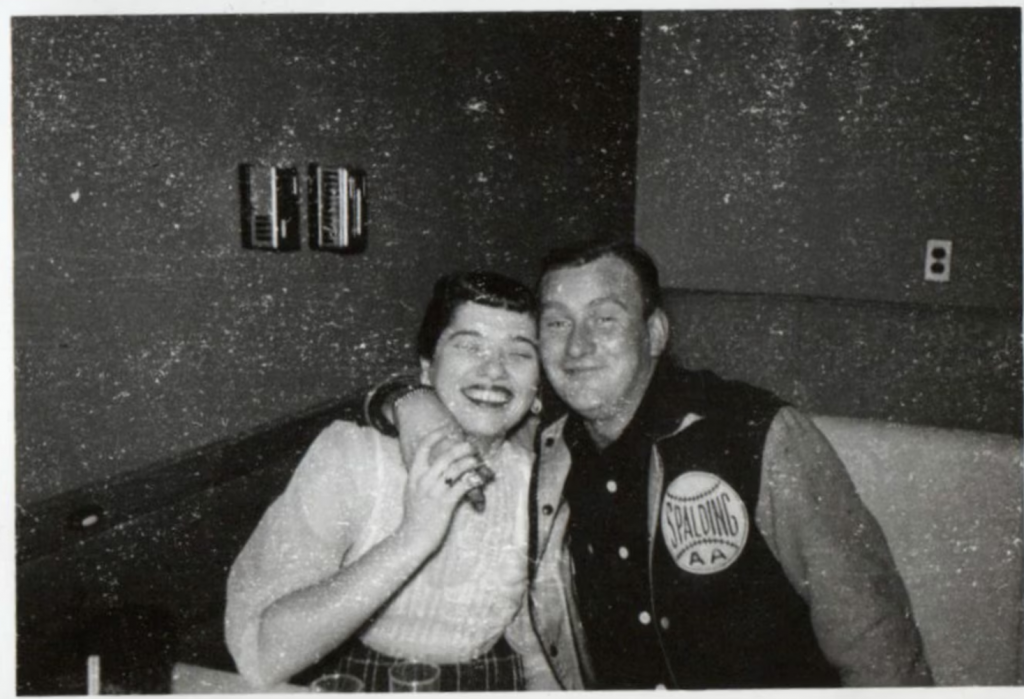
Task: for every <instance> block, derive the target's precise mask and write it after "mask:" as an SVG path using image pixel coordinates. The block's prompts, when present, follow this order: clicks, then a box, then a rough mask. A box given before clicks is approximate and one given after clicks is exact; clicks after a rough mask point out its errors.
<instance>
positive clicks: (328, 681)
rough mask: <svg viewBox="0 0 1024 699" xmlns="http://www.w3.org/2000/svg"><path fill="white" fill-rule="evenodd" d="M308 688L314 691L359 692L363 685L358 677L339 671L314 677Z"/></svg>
mask: <svg viewBox="0 0 1024 699" xmlns="http://www.w3.org/2000/svg"><path fill="white" fill-rule="evenodd" d="M309 688H310V689H311V690H313V691H314V692H361V691H363V688H364V687H363V681H362V680H361V679H359V678H358V677H353V676H352V675H346V674H345V673H343V672H339V673H336V674H333V675H324V676H323V677H318V678H316V679H315V680H313V683H312V684H310V685H309Z"/></svg>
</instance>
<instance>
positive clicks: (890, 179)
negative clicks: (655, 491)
mask: <svg viewBox="0 0 1024 699" xmlns="http://www.w3.org/2000/svg"><path fill="white" fill-rule="evenodd" d="M1019 43H1020V12H1019V10H1017V9H1015V8H1000V9H991V8H990V9H972V10H913V11H912V10H891V11H878V10H874V11H841V12H838V11H798V12H785V11H772V12H712V13H708V12H676V13H645V15H644V20H643V34H642V62H641V65H642V76H641V88H640V117H639V123H640V127H639V128H640V133H639V144H638V164H637V202H636V208H637V218H636V220H637V224H636V225H637V237H638V239H639V241H640V242H641V243H642V244H643V245H644V246H645V247H647V248H648V249H650V250H651V251H652V252H653V253H654V254H655V256H656V257H657V259H658V261H659V263H660V265H661V268H662V271H663V273H664V277H663V280H664V282H665V284H667V285H668V286H672V287H675V288H676V289H677V290H678V292H679V293H678V294H676V295H675V296H673V297H671V303H672V313H673V317H674V319H675V320H676V321H677V322H676V328H674V330H675V332H674V335H673V350H674V353H675V354H676V355H677V356H679V357H682V358H683V359H684V360H685V361H686V362H687V363H689V364H690V365H691V366H695V367H708V368H713V369H716V370H718V371H720V372H723V373H725V374H726V375H729V376H734V377H737V378H746V379H748V380H754V381H757V382H759V383H762V384H764V385H767V386H769V387H771V388H774V389H776V390H778V391H780V392H782V393H783V395H785V396H786V397H787V398H789V399H791V400H795V401H797V402H799V403H800V404H801V405H804V406H805V407H807V408H808V409H810V410H816V411H821V412H827V413H830V414H838V415H848V416H854V417H873V418H879V419H886V420H895V421H899V422H911V423H918V424H928V425H937V426H942V427H960V428H964V429H974V430H989V431H996V432H1007V433H1014V434H1020V432H1021V373H1022V372H1021V332H1020V328H1021V293H1022V288H1021V241H1022V235H1021V166H1020V161H1021V146H1020V136H1021V125H1020V106H1021V102H1020V79H1021V75H1020V45H1019ZM929 238H949V239H951V240H952V241H953V265H952V274H951V281H950V282H949V283H946V284H937V283H933V282H926V281H924V278H923V277H924V266H925V265H924V258H925V244H926V241H927V240H928V239H929ZM687 292H699V293H687Z"/></svg>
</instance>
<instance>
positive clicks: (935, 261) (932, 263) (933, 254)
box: [924, 239, 953, 282]
mask: <svg viewBox="0 0 1024 699" xmlns="http://www.w3.org/2000/svg"><path fill="white" fill-rule="evenodd" d="M952 265H953V241H952V240H936V239H933V240H929V241H928V245H927V246H926V248H925V253H924V280H925V281H926V282H948V281H949V273H950V270H951V268H952Z"/></svg>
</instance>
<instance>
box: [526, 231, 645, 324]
mask: <svg viewBox="0 0 1024 699" xmlns="http://www.w3.org/2000/svg"><path fill="white" fill-rule="evenodd" d="M602 257H617V258H618V259H620V260H622V261H623V262H625V263H626V264H627V265H629V267H630V269H632V270H633V272H634V273H636V276H637V279H639V280H640V294H641V296H642V298H643V304H644V318H650V317H651V314H652V313H654V311H655V310H656V309H658V308H661V284H660V282H659V281H658V266H657V265H656V264H654V260H652V259H651V256H650V255H648V254H647V252H646V251H645V250H644V249H643V248H641V247H640V246H638V245H636V244H635V243H631V242H612V243H609V242H597V243H594V242H588V243H580V244H577V245H568V246H565V247H560V248H554V249H553V250H551V251H550V252H548V254H547V255H545V256H544V261H543V264H542V268H541V275H540V278H541V281H543V280H544V277H545V276H546V275H547V274H548V273H549V272H553V271H555V270H557V269H564V268H566V267H582V266H583V265H585V264H587V263H589V262H593V261H594V260H597V259H600V258H602Z"/></svg>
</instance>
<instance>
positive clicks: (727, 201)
mask: <svg viewBox="0 0 1024 699" xmlns="http://www.w3.org/2000/svg"><path fill="white" fill-rule="evenodd" d="M730 199H732V194H730V193H729V192H726V193H725V196H724V197H722V203H723V204H728V203H729V200H730Z"/></svg>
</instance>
